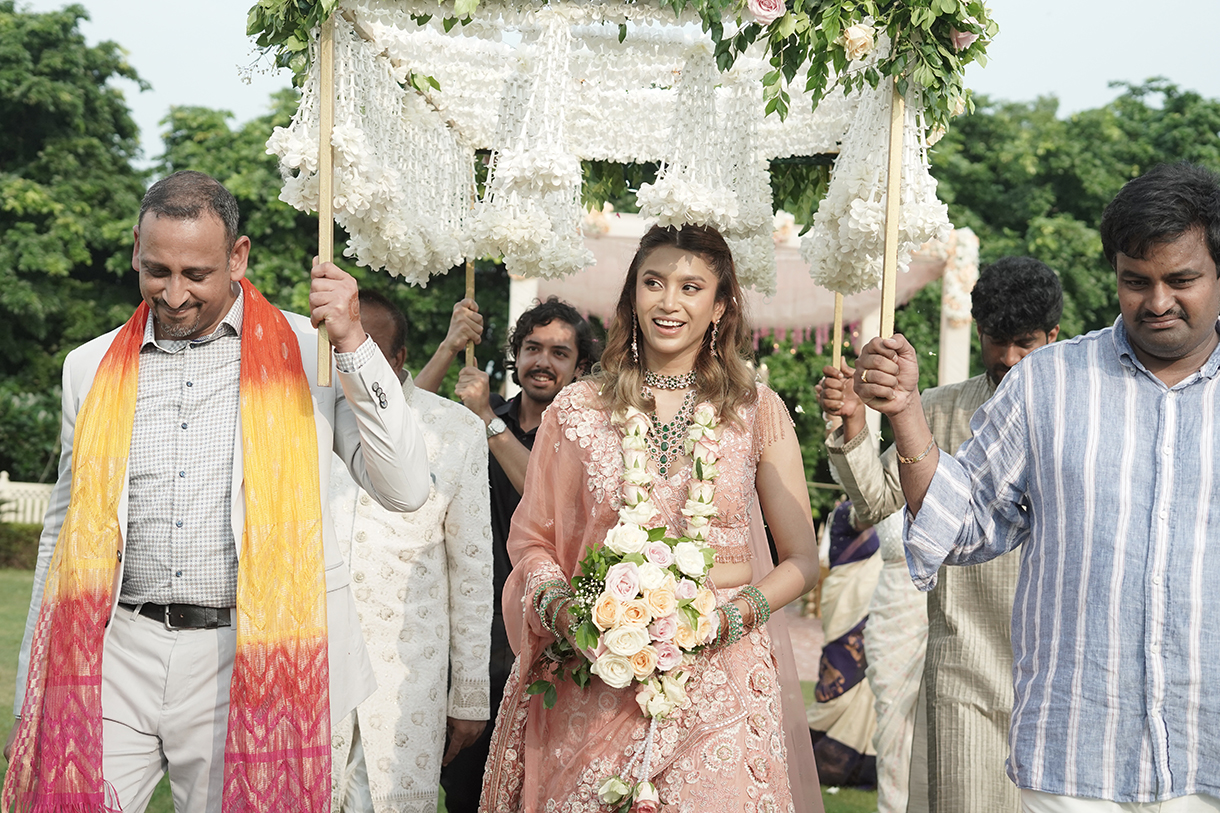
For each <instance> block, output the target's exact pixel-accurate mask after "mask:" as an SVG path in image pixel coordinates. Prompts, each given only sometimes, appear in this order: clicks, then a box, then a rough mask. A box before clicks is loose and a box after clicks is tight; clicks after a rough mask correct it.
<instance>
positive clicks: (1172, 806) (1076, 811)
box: [1021, 790, 1220, 813]
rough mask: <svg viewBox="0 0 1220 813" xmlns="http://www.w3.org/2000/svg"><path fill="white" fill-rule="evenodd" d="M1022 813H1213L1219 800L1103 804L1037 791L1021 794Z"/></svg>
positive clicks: (1219, 805) (1218, 808) (1199, 796)
mask: <svg viewBox="0 0 1220 813" xmlns="http://www.w3.org/2000/svg"><path fill="white" fill-rule="evenodd" d="M1021 811H1022V813H1216V812H1217V811H1220V799H1217V798H1215V797H1214V796H1204V795H1202V794H1195V795H1193V796H1179V797H1178V798H1176V799H1169V800H1167V801H1164V802H1107V801H1105V800H1103V799H1079V798H1076V797H1073V796H1056V795H1054V794H1052V793H1042V792H1041V791H1037V790H1023V791H1021Z"/></svg>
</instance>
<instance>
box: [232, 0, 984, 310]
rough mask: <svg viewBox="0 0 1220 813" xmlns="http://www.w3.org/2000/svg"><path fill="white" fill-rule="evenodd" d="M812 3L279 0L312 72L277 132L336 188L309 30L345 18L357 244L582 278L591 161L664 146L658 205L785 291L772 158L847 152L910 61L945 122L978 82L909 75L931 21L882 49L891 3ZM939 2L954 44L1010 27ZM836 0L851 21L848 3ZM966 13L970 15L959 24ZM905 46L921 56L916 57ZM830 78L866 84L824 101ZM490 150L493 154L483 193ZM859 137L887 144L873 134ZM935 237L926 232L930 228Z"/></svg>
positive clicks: (343, 193)
mask: <svg viewBox="0 0 1220 813" xmlns="http://www.w3.org/2000/svg"><path fill="white" fill-rule="evenodd" d="M807 5H809V8H808V9H804V10H802V8H801V4H800V3H799V2H795V3H790V4H789V5H788V6H787V7H786V6H784V5H783V4H782V3H780V2H778V0H749V3H748V4H747V3H745V2H742V1H741V0H735V1H734V2H728V1H727V0H724V1H723V2H722V0H701V1H700V2H685V0H673V2H657V1H656V0H641V1H640V2H622V0H610V1H609V2H591V0H559V1H558V2H551V3H540V2H515V3H509V2H504V1H503V0H481V2H480V0H456V2H444V3H439V2H436V0H344V2H342V3H338V2H335V0H319V1H318V2H310V1H309V0H261V2H260V3H259V5H257V6H256V7H255V8H254V9H252V11H251V18H250V29H251V33H255V34H258V35H259V42H260V43H261V44H263V45H266V46H268V47H274V48H276V49H278V52H279V56H280V57H281V58H282V59H283V60H284V61H285V62H287V63H289V64H293V65H294V67H296V68H298V69H300V71H301V74H300V75H301V79H302V85H303V94H302V101H301V107H300V109H299V110H298V113H297V115H296V117H295V118H294V120H293V122H292V124H291V125H290V126H289V127H288V128H282V129H277V131H276V132H275V133H274V134H273V135H272V137H271V139H270V140H269V141H268V151H269V152H272V153H274V154H276V155H278V156H279V158H280V164H281V171H282V173H283V174H284V179H285V186H284V191H283V193H282V197H283V199H284V200H286V201H288V202H289V203H291V204H293V205H294V206H297V207H298V208H301V209H312V208H316V205H317V179H316V174H315V173H316V155H317V147H316V144H317V143H318V136H319V133H318V110H317V107H318V105H317V99H318V92H319V91H318V72H317V70H316V69H315V68H313V67H312V65H313V63H315V62H316V60H315V59H313V58H312V57H310V56H308V55H310V54H311V51H310V48H316V45H314V44H312V43H313V41H314V40H316V34H314V35H312V37H311V36H310V35H309V34H308V33H306V32H307V31H308V28H306V26H309V25H313V24H315V23H316V22H317V21H318V20H320V19H322V18H323V16H325V15H327V14H331V13H333V14H334V17H333V19H335V21H336V28H335V55H336V64H335V76H336V89H335V94H336V110H335V131H334V133H335V134H334V137H333V140H332V143H333V146H334V149H335V167H336V169H335V190H336V194H335V207H336V219H337V220H338V221H339V222H340V224H341V225H343V226H344V227H345V228H346V229H347V231H348V233H349V234H350V235H351V239H350V240H349V242H348V246H347V248H346V250H345V253H346V254H347V255H348V256H352V257H354V258H356V259H357V261H358V262H360V263H361V264H363V265H368V266H370V267H374V268H384V269H385V270H387V271H388V272H389V273H391V274H394V275H397V276H402V277H404V278H405V279H406V280H408V281H410V282H413V283H416V284H421V285H422V284H426V283H427V280H428V278H429V276H430V275H432V274H436V273H444V272H445V271H447V270H448V269H449V268H450V267H452V266H453V265H455V264H457V263H459V262H460V261H461V260H462V259H464V258H472V257H475V256H486V255H499V256H503V257H504V259H505V263H506V265H507V266H508V268H509V270H510V271H512V272H513V273H516V274H519V275H522V276H544V277H550V276H559V275H565V274H570V273H573V272H575V271H577V270H580V269H582V268H584V267H585V266H586V265H587V264H588V263H589V261H590V257H589V255H588V253H587V252H586V250H585V248H584V245H583V242H582V240H581V234H580V223H581V218H582V214H583V211H582V207H581V180H582V178H581V162H582V161H590V160H596V161H609V162H616V163H641V162H657V163H659V165H660V167H661V169H660V171H659V173H658V176H657V180H656V182H655V183H654V184H646V185H644V186H642V187H641V188H640V190H639V191H638V196H637V199H638V202H639V204H640V207H641V211H642V213H644V214H646V215H648V216H650V217H652V218H654V219H655V220H656V221H658V222H661V223H675V224H678V223H701V224H708V225H713V226H716V227H717V228H719V229H720V230H721V231H722V232H723V233H724V234H725V236H726V238H728V240H729V242H730V245H731V247H732V248H733V251H734V256H735V257H736V258H737V264H738V270H739V274H740V276H741V278H742V281H743V283H745V284H748V285H752V286H753V287H755V288H756V289H758V290H760V291H763V292H768V291H773V290H774V258H773V243H772V240H771V229H772V214H773V212H772V203H771V189H770V177H769V174H768V162H769V161H770V160H771V159H774V158H780V157H789V156H801V155H816V154H823V153H836V152H839V151H840V149H841V146H840V145H841V144H844V139H845V136H846V134H847V133H848V129H849V125H851V124H852V122H853V121H854V120H856V119H858V118H859V116H858V114H857V107H858V105H859V104H860V101H861V98H862V97H865V98H869V99H871V98H872V96H871V94H872V91H871V89H870V84H876V82H878V81H880V78H881V74H883V73H895V74H896V75H899V76H900V84H902V83H903V82H908V83H909V84H910V85H911V90H912V93H913V91H914V89H915V88H916V87H922V88H923V92H922V95H919V94H914V95H916V97H917V98H916V99H915V107H916V109H917V110H918V109H923V107H925V106H926V105H924V104H921V102H925V103H927V104H930V105H931V107H929V108H928V110H929V113H928V114H927V115H929V117H930V118H931V119H932V120H934V121H937V122H939V121H940V118H941V117H939V115H938V114H937V110H939V109H940V108H939V107H937V106H936V105H939V104H940V103H941V102H942V101H943V99H942V96H943V95H944V94H945V93H948V92H950V91H952V89H953V87H954V84H953V83H954V81H955V82H956V83H957V84H956V85H955V87H958V88H960V77H959V76H958V75H957V74H956V73H954V72H953V70H956V68H954V69H953V70H948V69H946V70H948V73H947V74H946V75H947V76H949V77H950V79H951V80H952V81H949V82H948V83H944V82H942V83H941V84H940V85H937V84H936V83H935V82H931V83H929V82H924V81H920V82H914V83H910V82H909V78H908V74H909V75H910V77H914V76H915V75H916V74H918V73H919V72H920V71H924V72H925V73H926V72H927V70H929V69H927V68H926V65H925V63H924V62H920V61H919V60H916V59H914V58H913V57H911V56H910V54H909V53H908V54H907V56H906V57H902V53H903V52H902V50H901V49H902V48H909V47H911V42H912V39H911V37H909V36H907V37H904V36H901V35H899V36H897V37H896V38H894V41H895V42H896V43H899V45H896V46H895V47H894V48H891V49H890V50H889V51H887V52H886V54H878V53H876V52H875V50H874V49H873V44H874V42H875V41H876V40H877V39H882V40H884V39H885V38H886V36H887V35H886V31H887V30H888V29H887V25H888V24H887V22H886V18H885V17H884V16H883V15H878V14H877V9H876V8H874V6H873V5H872V4H870V3H868V2H852V3H849V2H846V0H842V1H840V0H830V2H823V3H821V4H819V5H817V7H816V9H815V8H814V6H813V4H807ZM917 5H921V4H917ZM927 5H928V6H929V8H932V9H934V10H933V11H930V12H929V14H930V18H929V20H926V21H923V22H927V23H928V24H929V26H930V27H929V29H928V31H927V36H926V37H924V41H923V44H922V45H920V46H919V47H920V48H923V47H924V46H926V45H927V44H928V43H929V42H933V41H934V43H935V47H937V48H941V47H945V48H948V49H949V50H948V51H947V52H946V53H948V54H949V55H951V56H954V59H956V60H958V61H961V60H962V57H961V55H962V54H968V53H969V52H970V49H974V50H975V51H977V52H978V55H979V56H981V53H982V51H981V48H982V42H983V41H980V42H978V43H966V44H965V45H964V46H963V47H962V48H961V49H957V46H955V45H954V42H953V41H952V40H951V39H950V37H951V36H952V35H954V34H956V35H957V36H959V37H961V36H963V34H962V33H961V31H962V30H963V29H964V30H965V31H966V32H967V35H970V34H973V36H975V37H978V35H979V34H986V33H987V30H988V28H989V27H992V28H993V26H991V25H990V23H986V22H983V23H978V22H973V20H975V17H971V16H970V12H972V11H973V12H974V14H975V15H976V17H978V18H981V19H983V20H984V21H985V17H984V16H983V12H982V11H980V9H981V8H982V7H981V5H980V4H977V3H964V2H961V0H930V2H929V3H928V4H927ZM975 6H978V8H977V9H976V8H975ZM950 8H951V9H952V13H950V12H949V11H948V10H947V9H950ZM834 9H838V12H836V13H837V15H838V16H835V17H827V14H829V13H830V12H831V11H833V10H834ZM869 12H872V16H869V17H867V18H866V17H862V16H860V15H861V14H868V13H869ZM904 13H905V12H904ZM959 17H960V18H962V19H960V20H959V19H958V18H959ZM950 18H951V19H950ZM967 20H970V21H971V22H967ZM949 21H951V22H954V23H956V25H957V26H958V27H956V28H946V25H947V24H948V22H949ZM938 27H939V28H944V29H945V30H944V31H943V32H940V33H936V32H937V30H938ZM975 28H977V29H978V30H977V31H975V30H974V29H975ZM938 37H939V39H937V38H938ZM916 39H918V38H916ZM941 40H944V43H941V42H940V41H941ZM819 43H820V44H821V48H822V50H820V51H817V50H815V46H818V45H819ZM955 49H956V50H955ZM921 53H922V51H921ZM896 54H897V55H898V57H902V59H905V62H902V63H901V64H902V65H905V68H902V67H898V68H896V67H895V66H896V65H899V63H898V62H895V59H896V56H895V55H896ZM794 55H795V56H794ZM797 57H799V59H798V58H797ZM851 58H855V59H856V60H857V61H855V62H853V61H851ZM794 60H795V61H794ZM942 63H944V60H941V63H937V64H938V65H940V67H941V68H944V64H942ZM950 68H953V66H950ZM958 68H960V66H958ZM903 70H905V71H907V73H902V71H903ZM828 77H830V79H829V80H828ZM927 78H928V77H927V76H924V77H923V79H927ZM828 81H832V82H837V83H838V84H839V85H840V86H842V87H843V88H844V89H847V90H850V92H848V93H834V94H828V95H825V96H824V98H822V97H823V94H824V91H825V88H826V86H827V82H828ZM794 85H804V86H805V87H807V88H809V89H810V90H809V91H808V92H807V95H808V96H809V97H810V98H818V99H820V101H819V103H818V104H817V106H816V108H815V107H814V106H813V105H812V104H809V105H790V104H789V103H788V101H787V99H788V96H787V93H788V91H787V88H788V87H790V86H794ZM932 86H935V87H934V88H933V89H932V90H929V89H928V88H929V87H932ZM938 94H940V95H938ZM909 95H911V94H909ZM769 112H778V113H779V114H780V115H767V113H769ZM918 120H919V121H921V120H922V119H918ZM922 143H923V142H922V140H921V137H920V136H919V134H918V133H917V134H916V136H915V141H914V142H913V144H914V145H915V149H914V151H913V152H912V153H911V155H910V156H909V159H910V161H911V166H910V176H911V179H912V180H911V182H912V186H911V189H913V190H917V191H919V192H921V193H922V192H926V191H928V190H929V189H932V190H934V182H931V179H930V177H925V176H926V174H927V173H926V160H925V158H926V156H925V153H924V152H923V149H924V148H923V147H922ZM842 148H843V149H844V150H846V149H847V147H846V145H845V144H844V146H843V147H842ZM479 150H484V151H490V152H491V156H492V157H491V161H490V164H489V173H488V178H487V181H486V184H485V185H484V188H483V194H482V196H481V198H480V197H478V196H477V192H476V186H475V176H476V172H475V160H476V157H475V156H476V151H479ZM858 152H860V154H861V155H862V157H863V158H864V159H867V158H868V157H869V156H868V155H867V153H868V149H867V148H864V149H862V150H859V151H858ZM872 158H874V159H875V158H876V156H875V155H874V156H872ZM878 160H879V159H878ZM878 169H880V168H879V167H878ZM832 191H834V190H832ZM840 197H842V194H840ZM931 199H932V200H933V201H934V200H935V197H934V194H932V198H931ZM905 202H906V193H905V192H904V203H905ZM849 205H850V204H849ZM840 208H845V207H840ZM942 208H943V207H942ZM845 211H846V208H845ZM930 211H931V209H928V210H927V211H924V212H922V213H920V215H919V218H920V219H921V221H922V220H927V218H926V217H925V216H924V215H926V214H927V213H928V212H930ZM944 225H947V222H946V224H944ZM930 230H931V232H932V233H935V232H938V231H940V230H942V228H941V225H939V224H935V223H934V224H932V225H931V227H930ZM925 231H927V229H925ZM919 233H921V232H918V230H908V233H907V234H906V235H905V236H907V237H909V238H910V239H909V241H915V240H916V236H917V235H918V234H919ZM928 236H932V234H929V235H928ZM842 245H852V244H851V243H850V242H849V243H844V244H842ZM841 247H842V246H840V248H841ZM840 253H842V252H840ZM864 256H865V255H861V258H860V262H862V263H863V262H865V260H864ZM839 259H840V260H842V261H844V262H847V263H850V262H852V260H851V259H850V258H848V259H844V258H842V257H840V258H839ZM868 262H870V263H871V260H869V261H868ZM836 273H837V272H836ZM868 274H869V272H868V271H867V270H866V271H862V272H861V273H859V274H857V275H856V277H855V278H853V279H852V280H851V282H850V283H849V284H848V285H847V287H848V288H851V287H853V286H858V285H861V284H862V283H863V282H864V281H865V279H866V277H868ZM838 276H842V274H839V275H838ZM836 278H837V277H836V276H835V274H830V275H829V276H826V277H825V279H826V280H827V282H828V284H829V283H832V282H833V280H834V279H836ZM832 287H833V285H832ZM855 289H857V290H858V287H857V288H855Z"/></svg>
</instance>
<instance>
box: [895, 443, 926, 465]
mask: <svg viewBox="0 0 1220 813" xmlns="http://www.w3.org/2000/svg"><path fill="white" fill-rule="evenodd" d="M935 447H936V438H932V439H931V440H929V441H928V448H926V449H924V450H923V451H922V452H920V453H919V454H917V455H915V456H914V457H903V456H902V453H901V452H899V451H898V450H897V449H895V450H894V453H895V454H897V455H898V462H899V463H906V464H907V465H908V466H909V465H911V464H912V463H918V462H919V461H920V460H923V459H924V458H925V457H927V456H928V454H929V453H930V452H931V451H932V449H933V448H935Z"/></svg>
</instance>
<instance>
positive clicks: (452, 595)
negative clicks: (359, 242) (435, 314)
mask: <svg viewBox="0 0 1220 813" xmlns="http://www.w3.org/2000/svg"><path fill="white" fill-rule="evenodd" d="M360 310H361V314H362V318H363V322H364V325H365V328H366V330H367V331H368V333H369V335H370V336H372V338H373V340H374V341H375V342H377V344H378V346H379V347H380V348H381V350H382V353H384V354H385V357H386V360H387V361H389V363H390V366H391V368H393V370H394V371H395V372H396V373H398V375H399V378H400V379H401V380H402V388H403V394H404V396H405V397H406V401H407V406H408V408H409V410H410V411H411V412H412V413H413V415H414V417H415V421H416V423H417V424H418V425H419V427H420V428H421V429H422V430H423V433H424V438H425V442H426V444H427V447H428V462H429V465H430V467H431V472H432V481H433V482H432V491H431V493H430V495H429V497H428V501H427V502H426V503H425V504H424V507H423V508H421V509H420V510H419V511H416V512H415V513H411V514H402V513H398V512H394V511H388V510H386V509H384V508H382V507H380V506H379V505H377V503H376V502H374V501H373V500H372V499H371V498H370V497H369V495H368V494H366V493H364V492H363V491H362V490H361V489H360V488H359V486H357V485H356V483H355V482H353V481H352V479H351V477H350V476H348V474H347V472H346V471H343V470H342V467H339V466H334V467H332V472H333V474H332V476H331V482H330V500H331V514H332V516H333V517H334V521H335V527H336V530H337V532H338V534H339V540H340V547H341V548H342V549H343V552H344V556H345V557H346V558H347V560H348V562H349V563H350V565H351V569H352V585H353V588H354V594H355V598H356V607H357V612H358V613H359V616H360V625H361V628H362V629H363V631H364V635H365V638H366V640H367V641H368V647H369V652H370V654H371V656H372V661H373V671H374V673H375V675H376V677H377V691H376V692H375V693H374V694H373V695H372V696H371V697H369V698H368V699H367V700H365V701H364V702H362V703H361V704H360V706H359V707H358V708H357V709H356V710H355V712H353V713H352V714H351V715H349V716H348V717H347V718H346V719H344V720H343V721H342V722H340V723H337V724H336V726H335V728H334V731H333V733H332V742H333V745H334V751H333V760H332V765H333V767H334V772H335V781H334V798H333V809H334V810H336V811H340V810H341V811H344V813H371V812H372V811H376V813H400V812H401V811H409V813H416V812H417V811H418V812H419V813H432V811H435V810H436V808H437V789H438V787H439V782H440V770H441V764H442V760H443V761H444V762H445V763H448V761H449V760H450V759H451V758H452V757H453V756H454V755H456V754H457V752H458V751H460V750H461V749H462V748H464V747H465V746H467V745H469V744H470V743H471V742H473V741H474V740H475V739H476V738H477V737H478V735H479V734H480V733H481V732H482V730H483V727H484V725H486V720H487V719H488V717H489V716H490V709H489V707H488V706H489V692H490V683H489V679H488V653H489V650H490V637H491V613H492V606H491V604H492V583H491V577H492V559H491V512H490V508H489V506H490V502H489V498H488V493H487V488H488V487H487V442H486V440H485V439H484V428H483V422H482V421H481V420H480V419H479V418H478V417H477V416H476V415H474V414H473V413H472V412H470V411H469V410H468V409H466V408H465V407H463V406H462V405H461V404H458V403H455V402H452V401H449V400H447V399H444V398H441V397H438V396H436V395H434V394H432V393H430V392H426V391H424V390H420V389H418V388H417V387H416V386H415V385H414V383H413V382H412V380H411V377H410V376H409V375H408V374H407V373H406V372H405V371H404V370H403V362H404V361H405V359H406V348H405V333H406V319H405V317H404V316H403V315H402V313H401V312H400V311H398V310H397V309H396V308H395V307H394V306H393V305H392V304H391V303H390V302H389V301H388V300H386V299H385V298H384V297H382V296H380V295H378V294H375V293H370V292H368V291H361V292H360ZM446 732H448V745H447V747H446Z"/></svg>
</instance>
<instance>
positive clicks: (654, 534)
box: [648, 526, 665, 542]
mask: <svg viewBox="0 0 1220 813" xmlns="http://www.w3.org/2000/svg"><path fill="white" fill-rule="evenodd" d="M664 538H665V528H664V526H662V527H660V528H649V529H648V541H649V542H657V541H659V540H661V539H664Z"/></svg>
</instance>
